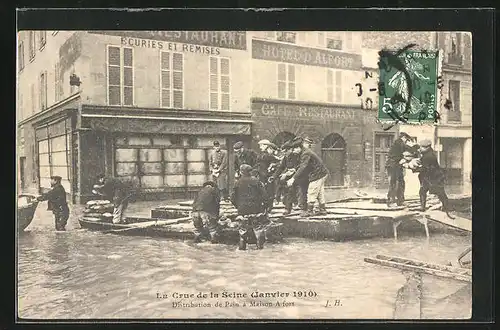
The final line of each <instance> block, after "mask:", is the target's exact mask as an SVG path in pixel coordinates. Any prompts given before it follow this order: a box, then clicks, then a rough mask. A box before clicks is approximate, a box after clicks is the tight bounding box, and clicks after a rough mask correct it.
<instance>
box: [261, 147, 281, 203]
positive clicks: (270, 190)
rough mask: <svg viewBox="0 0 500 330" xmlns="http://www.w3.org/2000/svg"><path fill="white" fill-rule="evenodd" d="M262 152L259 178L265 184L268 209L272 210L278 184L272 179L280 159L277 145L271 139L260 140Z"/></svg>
mask: <svg viewBox="0 0 500 330" xmlns="http://www.w3.org/2000/svg"><path fill="white" fill-rule="evenodd" d="M259 147H260V151H261V152H260V154H259V155H258V158H257V170H258V173H259V180H260V182H262V184H263V185H264V189H265V190H266V196H267V211H268V212H271V210H272V208H273V203H274V195H275V194H274V192H275V189H276V185H275V183H274V180H273V179H272V174H273V173H274V172H275V171H276V167H277V165H278V164H279V162H280V160H279V159H278V158H277V157H276V156H275V155H274V154H275V152H274V150H276V148H277V147H276V145H275V144H274V143H272V142H271V141H269V140H261V141H259Z"/></svg>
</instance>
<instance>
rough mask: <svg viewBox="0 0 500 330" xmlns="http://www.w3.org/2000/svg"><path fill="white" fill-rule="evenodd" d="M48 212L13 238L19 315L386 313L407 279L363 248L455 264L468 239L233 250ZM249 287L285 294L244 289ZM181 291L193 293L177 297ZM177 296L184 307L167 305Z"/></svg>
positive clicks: (461, 314)
mask: <svg viewBox="0 0 500 330" xmlns="http://www.w3.org/2000/svg"><path fill="white" fill-rule="evenodd" d="M50 216H51V214H50V213H48V212H47V211H45V210H44V209H43V208H40V207H39V208H38V210H37V213H36V216H35V220H34V221H33V224H32V225H31V226H30V227H29V228H28V229H27V230H28V231H27V232H25V233H23V234H22V235H21V236H20V237H19V239H18V311H19V317H20V318H24V319H88V318H107V319H113V318H161V319H175V318H256V319H259V318H260V319H275V318H286V319H310V318H328V319H336V318H356V319H358V318H365V319H366V318H392V317H393V311H394V306H395V299H396V294H397V291H398V289H399V288H401V286H402V285H403V284H404V282H405V278H404V276H403V275H402V274H401V272H400V271H399V270H397V269H392V268H386V267H381V266H377V265H373V264H369V263H366V262H364V261H363V258H364V257H369V256H375V255H376V254H385V255H394V256H402V257H408V258H413V259H417V260H423V261H429V262H435V263H442V264H446V263H448V262H452V263H453V264H456V258H457V256H458V255H459V253H460V252H462V251H463V250H465V249H466V248H467V247H468V246H470V244H471V241H470V238H469V237H467V236H452V235H444V234H440V235H437V234H436V235H432V234H431V238H430V240H429V241H426V238H425V235H423V234H422V235H418V236H415V237H409V236H408V235H400V237H399V238H398V241H397V242H395V241H394V240H393V239H390V238H380V239H371V240H363V241H353V242H329V241H310V240H306V239H298V238H288V239H286V241H285V242H284V243H281V244H267V245H266V246H265V248H264V249H263V250H255V247H254V246H253V245H250V246H249V249H248V250H247V251H237V250H236V246H228V245H211V244H201V245H197V246H196V245H192V244H191V243H189V242H182V241H176V240H167V239H160V238H158V239H153V238H145V237H127V236H119V235H113V234H105V233H99V232H90V231H87V230H84V229H80V228H79V225H78V223H77V221H76V220H75V219H74V218H72V219H70V223H69V224H68V227H67V229H68V231H67V232H62V233H57V232H54V231H53V224H52V222H51V221H52V220H51V218H50ZM36 217H45V220H42V219H39V218H38V219H37V218H36ZM432 280H433V279H430V281H432ZM438 281H441V280H438ZM439 285H440V286H441V289H442V290H443V291H442V292H443V294H444V292H448V291H450V288H445V286H447V285H450V286H453V285H455V286H456V283H453V282H452V283H449V282H447V281H441V282H440V283H439V284H438V285H437V286H435V287H437V288H439V287H440V286H439ZM441 289H438V290H441ZM256 291H257V292H260V293H266V292H276V291H280V292H281V293H285V294H286V293H288V294H289V296H288V297H278V298H273V297H271V298H269V297H268V298H266V297H262V298H261V297H257V298H253V297H249V295H251V294H252V293H254V292H256ZM224 292H226V297H223V293H224ZM294 292H295V294H296V295H297V296H298V295H302V297H294V296H293V295H294ZM198 293H201V294H202V295H203V294H207V297H201V298H199V297H197V296H196V295H198ZM175 294H177V296H176V297H172V295H175ZM184 294H186V295H189V294H194V295H195V296H194V297H189V296H188V297H184V298H182V297H183V296H180V295H184ZM210 294H218V295H219V297H218V298H215V297H211V296H210ZM227 294H239V297H238V298H231V297H228V296H227ZM243 294H246V295H247V296H246V297H244V296H243ZM447 294H448V293H446V294H444V295H447ZM310 295H311V296H312V297H310ZM304 296H306V298H304ZM466 297H469V296H467V295H466ZM468 299H470V297H469V298H468ZM179 302H180V303H182V304H187V305H188V307H184V306H182V304H181V305H180V306H179V305H177V307H174V305H175V303H179ZM277 302H279V306H276V303H277ZM283 302H285V304H283ZM252 303H253V305H252ZM268 303H271V304H272V306H267V304H268ZM200 304H201V306H200ZM218 304H222V305H223V307H219V306H218ZM244 304H245V305H244ZM467 304H470V301H469V302H466V305H467ZM207 305H210V307H203V306H207ZM216 305H217V306H216ZM259 305H266V306H259ZM430 310H431V313H432V310H433V308H430ZM449 310H452V309H451V307H450V309H449ZM440 313H442V310H441V312H440ZM441 315H443V314H440V315H432V314H431V315H430V317H432V318H439V317H440V316H441ZM447 317H456V318H467V317H470V310H469V308H465V309H464V308H459V309H458V310H456V308H455V310H454V311H453V312H452V315H448V316H447Z"/></svg>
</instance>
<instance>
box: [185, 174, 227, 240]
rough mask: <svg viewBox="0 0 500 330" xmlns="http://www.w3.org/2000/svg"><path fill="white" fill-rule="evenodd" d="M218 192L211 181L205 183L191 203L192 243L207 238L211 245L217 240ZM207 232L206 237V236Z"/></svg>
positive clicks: (215, 185)
mask: <svg viewBox="0 0 500 330" xmlns="http://www.w3.org/2000/svg"><path fill="white" fill-rule="evenodd" d="M220 197H221V196H220V190H219V189H218V187H217V184H216V183H215V182H213V181H207V182H205V183H204V184H203V188H202V189H201V190H200V192H199V193H198V196H196V198H195V200H194V202H193V213H192V218H193V226H194V230H193V232H194V241H195V243H199V242H201V241H202V240H203V237H206V236H209V237H210V241H211V242H212V244H214V243H217V242H218V240H219V232H218V225H217V221H218V218H219V214H220ZM207 232H208V235H207Z"/></svg>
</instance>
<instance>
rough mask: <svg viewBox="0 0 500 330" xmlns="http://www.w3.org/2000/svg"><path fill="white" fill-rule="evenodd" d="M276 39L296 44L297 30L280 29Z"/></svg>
mask: <svg viewBox="0 0 500 330" xmlns="http://www.w3.org/2000/svg"><path fill="white" fill-rule="evenodd" d="M276 40H277V41H281V42H288V43H292V44H295V43H297V33H296V32H287V31H278V32H276Z"/></svg>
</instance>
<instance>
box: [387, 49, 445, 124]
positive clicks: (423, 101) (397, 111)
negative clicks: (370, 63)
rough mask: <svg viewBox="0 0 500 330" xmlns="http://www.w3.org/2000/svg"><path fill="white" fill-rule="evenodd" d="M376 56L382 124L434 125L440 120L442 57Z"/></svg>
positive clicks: (419, 53)
mask: <svg viewBox="0 0 500 330" xmlns="http://www.w3.org/2000/svg"><path fill="white" fill-rule="evenodd" d="M414 46H415V45H414V44H411V45H408V46H406V47H404V48H403V49H401V50H399V51H388V50H382V51H380V52H379V56H380V61H379V83H378V91H379V107H378V119H379V121H380V122H381V123H394V124H396V123H398V122H403V123H408V124H419V123H435V122H436V121H437V120H438V119H439V107H440V89H439V86H438V85H439V82H438V77H440V76H441V72H440V71H441V62H442V55H441V52H440V51H426V50H413V49H412V48H413V47H414Z"/></svg>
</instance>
